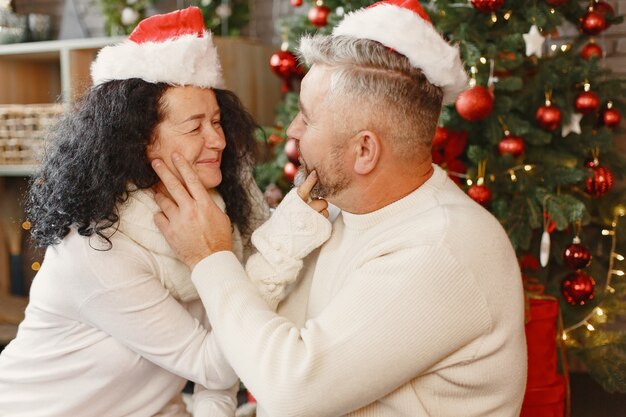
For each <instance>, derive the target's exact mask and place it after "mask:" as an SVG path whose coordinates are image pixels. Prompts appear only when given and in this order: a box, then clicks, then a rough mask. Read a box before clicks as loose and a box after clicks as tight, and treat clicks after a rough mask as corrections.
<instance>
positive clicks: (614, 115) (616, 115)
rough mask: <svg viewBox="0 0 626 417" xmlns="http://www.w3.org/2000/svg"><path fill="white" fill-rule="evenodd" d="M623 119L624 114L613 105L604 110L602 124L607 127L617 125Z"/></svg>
mask: <svg viewBox="0 0 626 417" xmlns="http://www.w3.org/2000/svg"><path fill="white" fill-rule="evenodd" d="M621 121H622V115H621V114H620V112H619V110H617V109H616V108H613V107H611V108H608V109H606V110H604V111H603V112H602V124H603V125H604V126H606V127H610V128H614V127H617V126H619V124H620V122H621Z"/></svg>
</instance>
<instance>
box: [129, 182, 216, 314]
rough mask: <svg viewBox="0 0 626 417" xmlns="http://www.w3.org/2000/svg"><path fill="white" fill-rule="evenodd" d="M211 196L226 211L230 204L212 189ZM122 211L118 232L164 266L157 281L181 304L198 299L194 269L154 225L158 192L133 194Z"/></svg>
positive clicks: (137, 192)
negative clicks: (182, 260)
mask: <svg viewBox="0 0 626 417" xmlns="http://www.w3.org/2000/svg"><path fill="white" fill-rule="evenodd" d="M209 193H210V195H211V197H212V198H213V201H215V203H216V204H217V205H218V207H219V208H220V209H222V211H224V210H225V208H226V205H225V204H224V200H223V199H222V196H221V195H220V194H219V193H218V192H217V191H215V190H210V191H209ZM118 209H119V219H120V220H119V228H118V230H119V231H120V232H122V233H123V234H125V235H126V236H128V237H129V238H130V239H132V240H133V241H135V242H136V243H137V244H139V245H140V246H142V247H144V248H145V249H147V250H148V251H150V252H151V253H152V254H153V255H154V258H155V259H156V261H157V263H158V264H159V266H160V267H159V270H158V272H157V275H158V276H157V278H158V279H159V280H160V281H161V283H162V284H163V286H164V287H165V288H167V289H168V290H169V291H170V293H171V294H172V296H173V297H174V298H176V299H177V300H179V301H185V302H186V301H192V300H195V299H198V298H199V296H198V293H197V291H196V288H195V286H194V285H193V283H192V282H191V270H190V269H189V267H188V266H187V265H185V264H184V263H183V262H181V261H180V260H178V258H177V257H176V254H175V253H174V251H173V250H172V248H171V247H170V245H169V243H167V240H166V239H165V236H163V234H162V233H161V231H160V230H159V228H158V227H157V225H156V223H154V215H155V214H156V213H158V212H159V211H161V209H160V208H159V206H158V204H157V203H156V201H155V200H154V192H153V191H152V190H151V189H135V190H133V191H129V195H128V200H127V201H126V202H124V203H123V204H121V205H120V206H119V207H118Z"/></svg>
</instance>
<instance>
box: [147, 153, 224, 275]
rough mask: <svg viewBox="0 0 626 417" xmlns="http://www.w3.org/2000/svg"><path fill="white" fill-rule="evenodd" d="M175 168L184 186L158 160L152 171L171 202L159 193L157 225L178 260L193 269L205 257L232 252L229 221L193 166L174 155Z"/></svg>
mask: <svg viewBox="0 0 626 417" xmlns="http://www.w3.org/2000/svg"><path fill="white" fill-rule="evenodd" d="M172 162H173V164H174V167H175V168H176V169H177V170H178V172H179V173H180V176H181V178H182V179H183V182H184V184H183V183H181V181H180V180H179V179H178V178H176V175H175V174H174V173H173V172H172V171H170V169H169V168H168V167H167V166H166V165H165V163H163V161H161V160H159V159H155V160H154V161H152V167H153V169H154V171H155V172H156V173H157V175H158V176H159V178H161V181H162V183H163V185H164V186H165V188H167V191H168V192H169V193H170V195H171V198H168V197H166V196H165V195H164V194H162V193H156V195H155V200H156V202H157V204H158V205H159V207H160V208H161V210H162V211H161V212H160V213H157V214H155V216H154V222H155V223H156V225H157V227H158V228H159V230H161V233H163V235H164V236H165V239H167V241H168V243H169V244H170V246H171V247H172V249H173V250H174V252H175V253H176V256H178V258H179V259H180V260H181V261H183V262H185V263H186V264H187V265H188V266H189V267H190V268H192V269H193V267H194V266H195V265H196V264H197V263H198V262H200V261H201V260H202V259H204V258H205V257H207V256H209V255H211V254H213V253H215V252H220V251H225V250H231V249H232V229H231V224H230V219H229V218H228V216H227V215H226V214H225V213H224V212H222V210H220V208H219V207H218V206H217V205H216V204H215V202H214V201H213V199H212V198H211V196H210V195H209V193H208V192H207V190H206V189H205V188H204V186H203V185H202V182H201V181H200V178H199V177H198V175H197V174H196V173H195V172H194V171H193V169H192V167H191V165H189V163H188V162H187V161H186V160H185V159H184V158H182V157H181V156H180V155H179V154H177V153H174V154H173V155H172Z"/></svg>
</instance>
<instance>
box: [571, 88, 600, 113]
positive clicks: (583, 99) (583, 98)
mask: <svg viewBox="0 0 626 417" xmlns="http://www.w3.org/2000/svg"><path fill="white" fill-rule="evenodd" d="M574 107H575V108H576V111H578V112H579V113H582V114H589V113H593V112H594V111H596V110H598V107H600V98H599V97H598V95H597V94H596V93H594V92H593V91H581V92H580V93H578V95H577V96H576V101H575V102H574Z"/></svg>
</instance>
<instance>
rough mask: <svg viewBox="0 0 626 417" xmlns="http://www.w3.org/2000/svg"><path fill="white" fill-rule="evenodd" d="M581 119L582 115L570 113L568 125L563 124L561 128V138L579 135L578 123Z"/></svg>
mask: <svg viewBox="0 0 626 417" xmlns="http://www.w3.org/2000/svg"><path fill="white" fill-rule="evenodd" d="M582 119H583V115H582V114H580V113H572V117H571V118H570V120H569V124H564V125H563V127H562V128H561V136H563V137H565V136H567V135H569V134H570V133H576V134H578V135H580V132H581V130H580V121H581V120H582Z"/></svg>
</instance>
